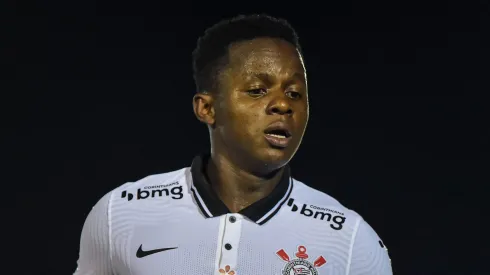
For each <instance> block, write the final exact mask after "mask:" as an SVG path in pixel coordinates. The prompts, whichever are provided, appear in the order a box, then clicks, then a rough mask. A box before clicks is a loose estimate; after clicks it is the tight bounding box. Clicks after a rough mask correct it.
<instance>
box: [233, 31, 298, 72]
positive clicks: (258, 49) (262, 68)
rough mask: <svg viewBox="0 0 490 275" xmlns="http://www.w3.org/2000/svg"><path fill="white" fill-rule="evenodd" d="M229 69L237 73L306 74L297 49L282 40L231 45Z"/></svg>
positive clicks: (261, 39)
mask: <svg viewBox="0 0 490 275" xmlns="http://www.w3.org/2000/svg"><path fill="white" fill-rule="evenodd" d="M228 61H229V63H228V64H229V68H230V69H231V70H232V71H234V72H235V73H239V74H251V73H256V72H263V73H268V74H274V75H277V74H295V73H298V72H300V73H302V74H304V65H303V61H302V59H301V56H300V54H299V52H298V51H297V49H296V47H295V46H293V45H292V44H290V43H289V42H286V41H284V40H281V39H272V38H257V39H254V40H249V41H244V42H239V43H235V44H233V45H231V46H230V47H229V51H228Z"/></svg>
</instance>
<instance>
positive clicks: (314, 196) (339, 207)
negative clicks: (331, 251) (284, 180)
mask: <svg viewBox="0 0 490 275" xmlns="http://www.w3.org/2000/svg"><path fill="white" fill-rule="evenodd" d="M291 198H293V199H295V200H297V201H298V203H304V204H307V206H308V207H309V208H312V209H317V210H327V211H329V212H332V213H337V214H340V215H342V216H345V217H348V218H350V219H352V220H362V217H361V215H359V214H358V213H357V212H355V211H354V210H352V209H350V208H348V207H346V206H344V205H343V204H342V203H340V202H339V201H338V200H337V199H336V198H334V197H332V196H330V195H329V194H326V193H324V192H322V191H320V190H317V189H314V188H312V187H310V186H308V185H306V184H305V183H303V182H301V181H299V180H296V179H294V185H293V191H292V193H291Z"/></svg>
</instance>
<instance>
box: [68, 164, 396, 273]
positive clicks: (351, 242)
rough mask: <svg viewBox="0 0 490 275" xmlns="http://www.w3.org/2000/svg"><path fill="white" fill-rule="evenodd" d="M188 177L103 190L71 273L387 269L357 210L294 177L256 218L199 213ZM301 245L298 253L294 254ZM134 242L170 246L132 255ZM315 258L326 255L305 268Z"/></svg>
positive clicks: (184, 172)
mask: <svg viewBox="0 0 490 275" xmlns="http://www.w3.org/2000/svg"><path fill="white" fill-rule="evenodd" d="M190 177H191V176H190V173H189V168H184V169H180V170H177V171H173V172H170V173H165V174H159V175H153V176H149V177H146V178H144V179H142V180H139V181H137V182H134V183H127V184H124V185H122V186H120V187H118V188H116V189H114V190H113V191H111V192H109V193H108V194H106V195H105V196H104V197H103V198H102V199H101V200H100V201H99V202H98V203H97V204H96V205H95V206H94V208H93V209H92V210H91V212H90V214H89V215H88V217H87V219H86V222H85V224H84V227H83V230H82V234H81V241H80V254H79V259H78V267H77V270H76V271H75V273H74V275H116V274H117V275H170V274H195V275H208V274H209V275H211V274H213V275H225V274H226V275H232V274H235V275H252V274H271V275H272V274H274V275H276V274H277V275H280V274H283V275H284V274H288V275H289V274H294V272H295V271H296V272H297V274H312V275H314V274H321V275H327V274H328V275H392V270H391V263H390V259H389V256H388V253H387V250H386V248H383V247H382V246H381V245H380V243H379V241H380V239H379V237H378V236H377V234H376V233H375V231H374V230H373V229H372V228H371V227H370V226H369V225H368V224H367V223H366V222H365V221H364V220H363V219H362V217H360V216H359V215H358V214H357V213H355V212H354V211H351V210H349V209H347V208H345V207H343V206H342V205H341V204H340V203H339V202H338V201H337V200H335V199H334V198H332V197H330V196H328V195H326V194H324V193H322V192H320V191H317V190H315V189H312V188H310V187H308V186H306V185H305V184H303V183H301V182H300V181H297V180H293V183H294V184H293V188H292V193H291V195H290V197H289V199H288V201H287V202H286V203H284V204H283V205H282V207H281V208H280V210H279V211H278V212H277V213H276V214H275V215H274V216H273V217H272V218H271V219H270V220H268V221H267V222H266V223H264V224H263V225H259V224H257V223H255V222H253V221H251V220H249V219H248V218H247V217H245V216H243V215H241V214H226V215H222V216H219V217H211V218H205V215H204V214H203V213H202V212H201V210H200V209H199V207H198V206H197V204H196V203H197V202H196V201H195V200H194V197H193V196H192V195H191V190H190V187H191V185H192V179H191V178H190ZM197 197H198V196H197ZM201 203H203V202H201ZM277 207H279V206H277V205H276V206H275V207H274V208H277ZM231 216H233V217H235V221H234V222H231V220H230V217H231ZM226 244H230V245H231V248H230V247H229V246H228V248H230V249H227V248H226V247H227V246H226ZM302 246H303V247H304V248H305V249H306V253H305V254H307V255H308V258H307V259H304V261H303V260H302V259H301V258H299V257H298V256H297V255H296V253H297V252H298V251H299V250H300V249H303V248H302ZM140 247H141V248H142V250H144V251H148V250H153V249H162V248H174V247H176V248H175V249H171V250H167V251H162V252H158V253H154V254H151V255H148V256H145V257H141V258H138V257H137V256H136V255H137V251H138V249H139V248H140ZM281 255H282V256H281ZM298 255H300V256H301V255H302V254H298ZM320 256H321V257H323V258H320ZM317 259H319V260H318V262H320V263H321V261H322V259H325V260H326V263H323V264H322V265H320V266H317V267H314V269H312V270H308V269H307V268H308V267H309V266H308V265H313V264H314V262H315V260H317ZM226 266H228V267H229V268H226ZM288 267H292V269H291V270H290V271H288V272H284V269H287V268H288ZM220 269H221V271H223V272H224V273H223V272H221V273H220ZM226 271H228V272H226ZM302 272H303V273H302ZM315 272H316V273H315Z"/></svg>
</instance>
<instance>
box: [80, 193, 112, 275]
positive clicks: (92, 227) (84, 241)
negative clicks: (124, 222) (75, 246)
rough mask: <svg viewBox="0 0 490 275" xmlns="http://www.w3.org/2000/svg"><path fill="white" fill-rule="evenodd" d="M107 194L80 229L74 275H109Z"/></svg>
mask: <svg viewBox="0 0 490 275" xmlns="http://www.w3.org/2000/svg"><path fill="white" fill-rule="evenodd" d="M110 197H111V193H107V194H106V195H105V196H104V197H102V198H101V199H100V200H99V201H98V202H97V203H96V204H95V206H94V207H93V208H92V210H91V211H90V213H89V214H88V216H87V218H86V220H85V223H84V225H83V228H82V233H81V237H80V251H79V256H78V261H77V269H76V270H75V273H74V275H111V274H112V267H111V258H110V241H109V217H108V215H109V202H110Z"/></svg>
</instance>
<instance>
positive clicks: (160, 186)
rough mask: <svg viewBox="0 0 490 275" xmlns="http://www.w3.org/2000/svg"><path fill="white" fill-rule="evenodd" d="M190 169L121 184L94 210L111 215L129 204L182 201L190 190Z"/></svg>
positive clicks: (104, 197)
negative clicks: (161, 198)
mask: <svg viewBox="0 0 490 275" xmlns="http://www.w3.org/2000/svg"><path fill="white" fill-rule="evenodd" d="M188 170H189V169H188V167H185V168H181V169H179V170H174V171H170V172H165V173H159V174H153V175H148V176H146V177H144V178H141V179H139V180H136V181H131V182H126V183H124V184H121V185H119V186H117V187H115V188H113V189H112V190H110V191H109V192H107V193H106V194H104V195H103V196H102V198H100V200H99V201H98V202H97V204H96V205H95V206H94V208H97V209H100V210H101V208H105V209H106V210H107V211H108V212H109V214H110V213H111V211H113V210H117V209H119V208H121V207H124V206H126V205H127V206H130V205H131V204H127V203H128V202H131V203H132V202H135V201H142V200H147V199H152V198H156V197H158V198H159V197H171V198H172V199H174V200H175V199H177V200H178V199H181V198H182V197H183V194H184V193H185V192H187V189H188V180H187V176H188Z"/></svg>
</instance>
